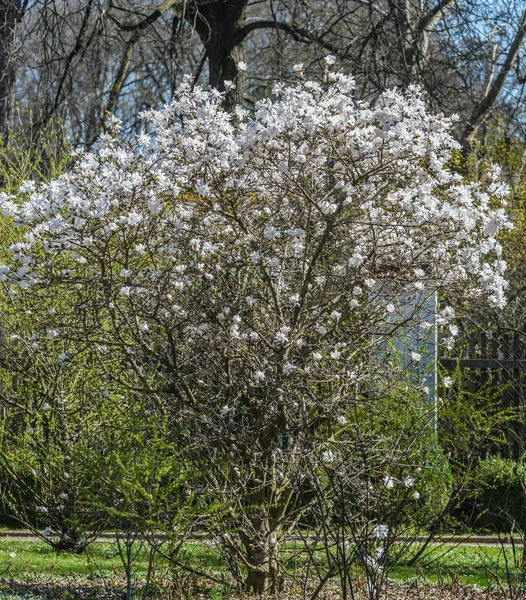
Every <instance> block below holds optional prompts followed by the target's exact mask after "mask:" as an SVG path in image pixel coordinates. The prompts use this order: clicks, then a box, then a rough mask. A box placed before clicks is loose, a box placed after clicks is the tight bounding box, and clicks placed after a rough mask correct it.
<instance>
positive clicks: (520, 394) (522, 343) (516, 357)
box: [439, 332, 526, 458]
mask: <svg viewBox="0 0 526 600" xmlns="http://www.w3.org/2000/svg"><path fill="white" fill-rule="evenodd" d="M439 362H440V364H441V366H442V367H443V369H445V370H447V371H449V370H451V369H456V368H460V370H461V373H462V385H463V388H464V389H465V390H466V391H469V392H471V393H473V392H476V391H477V389H478V390H482V389H486V390H491V389H492V390H497V392H498V396H497V399H496V401H498V402H499V403H500V405H501V407H502V408H510V409H513V410H514V411H515V412H516V417H515V418H514V419H513V420H512V421H511V422H510V423H509V425H508V426H507V431H506V437H507V445H505V447H502V448H495V449H494V450H495V451H496V452H498V453H500V454H503V455H509V456H510V457H511V456H513V457H514V458H519V457H520V456H523V455H524V453H525V452H526V336H524V335H523V334H520V333H509V334H508V333H494V332H487V333H483V332H481V333H475V334H471V335H469V336H468V337H467V339H466V340H465V342H464V348H463V350H462V354H461V356H460V358H458V359H457V358H448V357H443V358H440V359H439Z"/></svg>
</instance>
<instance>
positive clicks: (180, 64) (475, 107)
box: [0, 0, 526, 145]
mask: <svg viewBox="0 0 526 600" xmlns="http://www.w3.org/2000/svg"><path fill="white" fill-rule="evenodd" d="M525 27H526V13H525V12H524V8H523V6H522V3H521V2H519V1H518V0H514V1H512V2H511V3H509V4H508V5H507V6H504V5H503V4H501V3H498V4H497V5H493V4H488V5H486V4H485V3H480V2H478V1H475V0H433V1H430V0H354V1H351V2H349V1H347V0H345V1H344V0H278V1H262V0H250V1H249V0H228V1H226V2H219V1H216V0H210V1H197V0H194V1H188V2H181V1H180V0H164V2H162V3H160V2H149V1H145V0H141V1H133V2H122V0H38V1H37V2H35V3H33V4H31V5H30V6H28V7H26V6H25V5H24V4H21V3H20V0H3V1H2V3H1V5H0V40H1V42H0V132H1V133H2V135H3V137H4V139H6V137H7V131H8V130H9V129H12V128H13V126H14V114H15V113H14V111H15V97H16V101H17V107H18V113H17V114H18V118H17V120H16V123H17V126H23V127H27V126H28V122H29V121H30V119H29V117H28V116H27V115H28V111H31V113H32V115H33V116H32V119H31V122H32V127H33V128H36V129H37V130H42V129H45V126H47V125H48V124H49V123H50V121H52V120H53V119H55V120H60V121H61V122H63V124H64V126H65V127H66V129H67V131H68V135H69V136H70V138H71V139H72V141H73V142H74V143H81V144H88V145H90V144H92V143H93V141H94V140H95V139H96V137H97V135H98V134H99V133H100V132H101V130H102V128H103V126H104V118H105V114H106V113H107V112H115V113H117V114H118V115H119V116H120V117H121V118H123V119H124V121H125V122H126V124H127V126H128V127H129V128H132V129H133V128H135V127H136V125H137V123H136V120H135V119H136V115H137V114H138V113H139V112H140V111H141V110H143V109H145V108H150V107H155V106H159V105H162V104H163V103H166V102H168V101H169V100H170V99H171V97H172V95H173V93H174V90H175V88H176V87H177V85H178V83H179V82H180V80H181V77H182V75H183V74H184V73H188V72H191V73H193V74H194V76H195V80H196V82H205V83H209V84H210V85H211V86H213V87H216V88H218V89H220V90H224V87H225V86H224V82H225V80H231V81H233V82H235V86H234V87H233V88H232V89H231V91H230V92H229V95H228V98H227V102H228V103H230V104H236V103H243V102H244V101H247V102H253V101H254V100H255V99H257V98H258V97H260V96H261V95H263V94H264V93H268V91H269V87H270V85H271V82H272V81H275V80H276V79H278V80H283V79H287V78H288V77H289V76H290V66H291V64H294V63H297V62H303V63H304V64H305V68H306V72H307V73H309V74H313V75H315V74H316V73H317V72H320V71H321V67H320V62H319V61H320V59H321V57H322V56H323V55H326V54H327V53H331V54H334V55H336V56H337V57H338V59H339V61H340V63H341V65H342V68H343V69H345V70H347V71H349V72H352V73H353V74H354V76H355V77H356V79H357V94H358V95H359V96H360V97H363V98H374V97H376V96H377V95H378V94H379V93H381V92H382V91H383V90H385V89H387V88H389V87H393V86H401V87H406V86H407V85H410V84H413V83H416V84H418V85H420V86H422V87H423V88H424V89H425V91H426V94H427V99H428V103H429V105H430V107H431V108H432V109H433V110H440V111H443V112H445V113H446V114H450V113H458V114H459V115H460V116H461V125H459V128H458V132H457V133H458V136H459V138H460V139H462V140H463V142H464V143H465V144H466V145H471V144H472V143H473V141H474V140H475V139H476V138H477V135H478V133H479V129H480V126H481V124H482V123H483V122H484V121H486V120H487V119H488V118H489V117H490V116H491V115H494V114H496V113H497V112H499V111H500V112H504V113H505V114H506V121H507V126H508V127H509V128H510V129H511V130H512V131H516V130H520V131H522V128H523V112H522V109H520V108H518V106H517V104H518V103H517V100H518V99H520V98H521V97H522V94H523V87H524V77H523V75H522V72H521V64H522V63H523V62H524V57H523V56H522V55H523V38H524V34H525ZM240 61H244V62H246V63H247V65H248V71H247V72H246V73H245V72H243V71H239V70H238V68H237V64H238V63H239V62H240Z"/></svg>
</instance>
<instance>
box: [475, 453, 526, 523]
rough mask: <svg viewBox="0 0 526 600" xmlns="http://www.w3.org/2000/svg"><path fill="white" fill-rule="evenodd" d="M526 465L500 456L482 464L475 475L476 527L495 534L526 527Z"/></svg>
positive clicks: (492, 457)
mask: <svg viewBox="0 0 526 600" xmlns="http://www.w3.org/2000/svg"><path fill="white" fill-rule="evenodd" d="M525 483H526V464H525V463H524V462H517V461H513V460H511V459H507V458H502V457H500V456H490V457H489V458H486V459H484V460H481V461H480V462H479V464H478V465H477V467H476V469H475V471H474V473H473V487H472V491H471V499H472V501H473V503H474V506H475V511H474V512H475V526H477V527H479V528H483V529H490V530H494V531H510V530H513V529H514V530H517V529H519V530H522V531H524V527H525V526H526V487H525Z"/></svg>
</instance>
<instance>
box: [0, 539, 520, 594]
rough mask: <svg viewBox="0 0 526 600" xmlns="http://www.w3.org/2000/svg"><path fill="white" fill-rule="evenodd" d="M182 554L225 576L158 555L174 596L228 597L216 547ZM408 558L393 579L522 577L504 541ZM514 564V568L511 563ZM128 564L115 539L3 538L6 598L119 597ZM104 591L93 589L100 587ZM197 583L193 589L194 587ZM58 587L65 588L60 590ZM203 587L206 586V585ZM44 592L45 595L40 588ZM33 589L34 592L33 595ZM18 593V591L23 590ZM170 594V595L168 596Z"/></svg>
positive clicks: (0, 573)
mask: <svg viewBox="0 0 526 600" xmlns="http://www.w3.org/2000/svg"><path fill="white" fill-rule="evenodd" d="M284 558H286V559H287V567H288V569H289V571H291V572H292V571H293V570H294V567H296V568H297V569H298V571H299V570H300V569H301V568H302V567H303V566H304V564H305V556H304V555H302V554H295V553H294V551H293V549H290V548H289V549H288V550H286V551H285V552H284ZM316 559H317V560H316V561H317V562H318V563H319V564H320V565H321V566H323V563H324V560H323V554H322V553H321V552H319V553H317V554H316ZM180 560H181V562H183V563H184V564H187V565H189V566H190V567H191V568H193V569H196V570H198V571H201V572H203V573H207V574H210V575H212V576H214V577H216V578H217V579H221V580H223V581H224V584H223V585H219V584H218V583H217V582H215V583H209V584H206V585H205V586H203V585H202V581H203V580H200V579H199V577H196V576H195V574H189V573H187V572H184V571H182V570H181V569H180V568H174V567H173V566H170V565H169V564H168V563H167V561H166V560H164V559H162V558H161V557H159V559H158V560H157V561H156V564H155V566H156V573H155V580H156V581H157V582H164V583H163V585H165V583H166V582H171V583H170V585H172V584H173V583H174V582H175V587H176V588H177V589H181V588H184V590H185V593H184V595H183V594H182V593H181V595H180V596H178V595H174V596H171V595H170V597H174V598H176V597H181V598H184V597H187V598H203V597H207V598H217V599H219V598H228V597H232V596H230V594H229V592H228V589H229V588H230V586H229V585H228V583H227V581H228V578H227V577H226V576H225V575H224V572H223V571H222V567H221V562H220V558H219V555H218V553H217V552H216V550H215V549H213V548H210V547H209V546H207V545H205V544H203V543H197V542H196V543H191V544H190V543H189V544H186V545H185V547H184V548H183V550H182V553H181V554H180ZM407 562H408V561H407V559H406V560H404V559H401V560H400V561H399V564H398V565H396V566H395V567H394V568H393V569H392V571H391V572H390V579H391V581H392V582H393V583H396V584H404V585H407V584H409V583H415V582H418V584H419V585H429V584H431V585H437V584H438V585H442V586H443V585H451V584H455V585H456V584H458V583H460V584H462V585H466V586H468V585H469V586H472V585H476V586H477V587H479V588H487V587H491V586H496V585H497V583H498V581H500V582H501V583H502V584H503V585H504V587H506V585H507V583H506V582H507V574H511V575H512V578H513V582H514V583H515V584H517V583H520V577H521V575H520V573H519V571H518V570H517V569H515V568H513V567H512V566H511V565H512V564H513V557H512V549H511V548H506V549H505V550H503V549H502V548H500V547H498V546H457V547H454V546H449V545H446V546H440V547H433V548H431V549H430V550H429V552H428V554H427V556H426V557H425V559H423V560H422V561H421V562H420V564H419V565H418V566H416V567H413V566H409V565H408V564H407ZM506 563H507V564H508V567H509V568H508V569H507V568H506ZM147 568H148V560H147V555H146V551H144V550H143V551H139V552H138V553H137V556H136V559H135V561H134V563H133V577H134V579H136V580H138V581H141V580H144V579H145V577H146V574H147ZM124 581H125V578H124V568H123V564H122V561H121V559H120V557H119V554H118V551H117V547H116V545H115V544H111V543H95V544H92V546H91V547H90V548H89V550H88V551H87V552H86V553H84V554H69V553H66V552H56V551H55V550H53V549H52V548H51V547H50V546H48V545H46V544H44V543H42V542H28V541H5V540H0V582H1V586H0V589H1V590H2V591H0V600H21V599H22V598H32V599H33V600H35V599H38V600H40V598H46V600H47V599H48V598H61V599H62V598H63V599H67V598H74V597H75V598H78V597H80V598H81V597H85V598H118V597H119V595H120V594H122V591H121V592H119V590H123V587H124ZM80 584H81V585H82V586H84V588H85V590H86V593H85V595H83V594H81V595H73V592H71V594H70V592H67V593H66V592H64V591H63V590H69V589H70V588H71V589H73V588H78V586H79V585H80ZM97 586H98V589H99V590H100V591H99V592H97V593H95V595H93V589H94V587H97ZM192 587H193V588H194V589H195V593H194V594H193V595H191V596H190V595H188V593H189V589H190V588H192ZM55 589H60V590H62V592H61V593H60V594H58V595H55V591H53V590H55ZM203 590H206V592H205V591H203ZM39 591H40V592H41V593H42V595H41V596H39V595H38V592H39ZM30 592H31V594H33V595H28V594H29V593H30ZM17 594H18V595H17ZM167 597H168V596H167Z"/></svg>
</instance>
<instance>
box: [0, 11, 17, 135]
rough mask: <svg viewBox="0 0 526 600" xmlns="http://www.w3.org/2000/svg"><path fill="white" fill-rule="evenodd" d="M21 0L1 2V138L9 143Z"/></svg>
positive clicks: (13, 103) (13, 102)
mask: <svg viewBox="0 0 526 600" xmlns="http://www.w3.org/2000/svg"><path fill="white" fill-rule="evenodd" d="M20 11H21V5H20V1H19V0H0V136H1V137H2V138H3V141H4V144H5V143H6V142H7V136H8V133H9V130H10V129H11V127H12V125H13V120H14V110H15V61H14V55H15V50H16V26H17V23H18V19H19V17H20Z"/></svg>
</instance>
